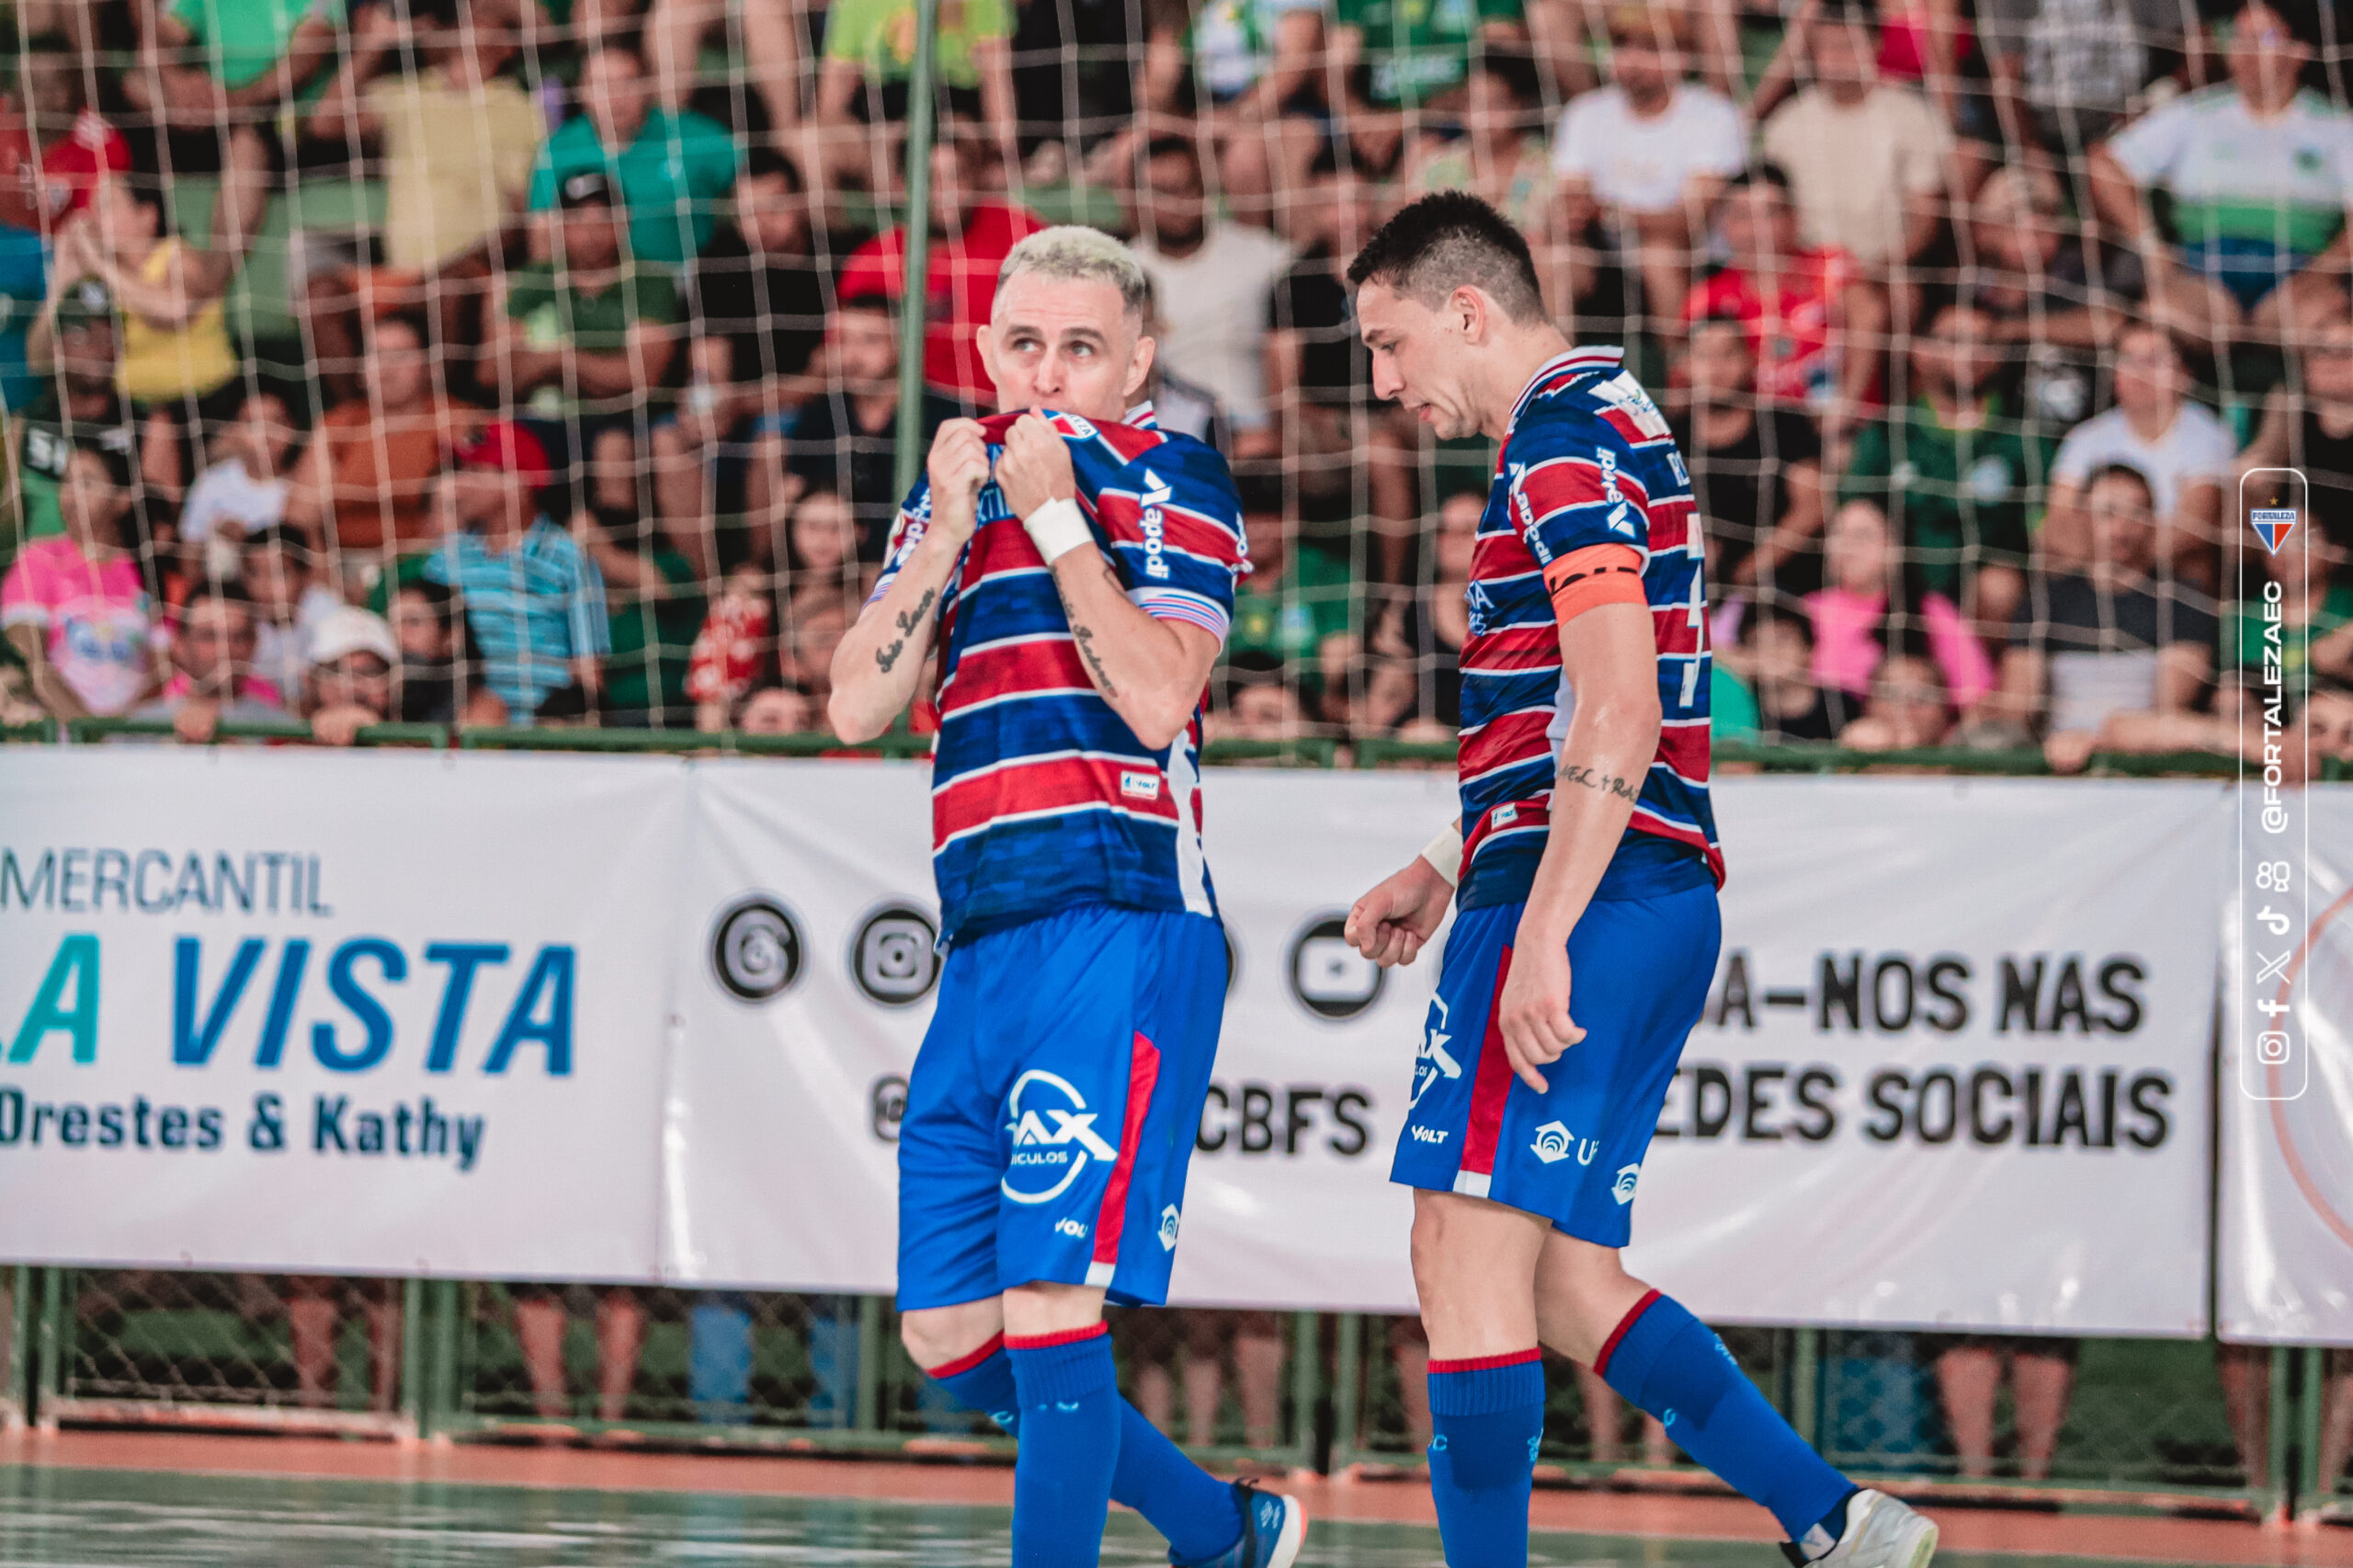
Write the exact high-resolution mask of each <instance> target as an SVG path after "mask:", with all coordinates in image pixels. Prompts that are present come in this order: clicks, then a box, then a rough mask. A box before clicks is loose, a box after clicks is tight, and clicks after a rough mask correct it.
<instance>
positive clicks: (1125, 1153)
mask: <svg viewBox="0 0 2353 1568" xmlns="http://www.w3.org/2000/svg"><path fill="white" fill-rule="evenodd" d="M1159 1081H1160V1048H1159V1047H1158V1046H1155V1045H1154V1044H1153V1043H1152V1041H1150V1040H1146V1039H1144V1038H1143V1035H1142V1031H1138V1033H1137V1035H1136V1038H1135V1043H1134V1044H1133V1046H1131V1048H1130V1050H1129V1053H1128V1113H1127V1116H1126V1119H1125V1120H1124V1122H1123V1124H1122V1125H1121V1127H1120V1157H1119V1158H1118V1159H1117V1160H1115V1161H1114V1162H1112V1165H1111V1179H1110V1180H1109V1181H1108V1182H1106V1183H1105V1184H1104V1187H1103V1207H1102V1209H1101V1210H1098V1211H1097V1214H1096V1216H1095V1267H1092V1268H1090V1269H1088V1270H1087V1271H1086V1282H1087V1283H1088V1284H1090V1285H1108V1284H1109V1283H1110V1282H1111V1280H1110V1274H1109V1272H1108V1271H1109V1270H1111V1269H1113V1268H1116V1267H1119V1262H1120V1232H1121V1231H1122V1230H1123V1229H1125V1228H1126V1225H1127V1219H1128V1181H1129V1178H1130V1177H1131V1176H1134V1174H1135V1168H1136V1146H1137V1145H1138V1144H1140V1143H1142V1142H1143V1119H1144V1117H1145V1115H1146V1114H1147V1113H1149V1112H1150V1111H1151V1109H1152V1087H1153V1085H1154V1084H1156V1083H1158V1082H1159ZM1098 1276H1099V1278H1098Z"/></svg>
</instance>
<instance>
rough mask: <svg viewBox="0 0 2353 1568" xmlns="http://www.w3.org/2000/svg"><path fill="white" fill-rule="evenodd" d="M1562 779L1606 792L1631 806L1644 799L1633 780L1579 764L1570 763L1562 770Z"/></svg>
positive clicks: (1589, 788)
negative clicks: (1598, 771)
mask: <svg viewBox="0 0 2353 1568" xmlns="http://www.w3.org/2000/svg"><path fill="white" fill-rule="evenodd" d="M1561 777H1562V778H1564V779H1566V780H1567V781H1568V782H1570V783H1572V784H1582V785H1584V786H1585V787H1586V789H1588V790H1608V792H1609V793H1610V794H1613V795H1615V796H1617V797H1618V798H1619V799H1620V800H1621V801H1626V802H1628V803H1629V804H1631V803H1633V802H1634V801H1639V800H1641V799H1642V790H1641V789H1640V788H1639V787H1638V786H1637V785H1636V784H1635V783H1634V781H1633V780H1632V779H1631V778H1619V777H1618V776H1617V775H1615V774H1611V773H1596V772H1595V771H1594V770H1593V769H1592V768H1590V767H1583V766H1582V765H1580V764H1577V763H1574V762H1573V763H1570V764H1569V765H1568V766H1566V767H1563V768H1562V769H1561Z"/></svg>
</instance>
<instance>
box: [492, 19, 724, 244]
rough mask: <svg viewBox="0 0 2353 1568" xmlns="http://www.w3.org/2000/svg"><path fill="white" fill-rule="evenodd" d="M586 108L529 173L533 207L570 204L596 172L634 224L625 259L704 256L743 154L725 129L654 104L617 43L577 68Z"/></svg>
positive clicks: (640, 65) (634, 59) (637, 62)
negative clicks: (572, 193)
mask: <svg viewBox="0 0 2353 1568" xmlns="http://www.w3.org/2000/svg"><path fill="white" fill-rule="evenodd" d="M579 100H580V112H579V113H578V114H576V115H574V116H573V118H572V119H568V120H566V121H564V123H563V125H561V126H559V127H558V128H557V129H556V131H555V132H554V133H553V134H552V135H551V136H550V137H549V138H548V139H547V142H546V144H545V145H544V146H542V147H541V148H540V155H539V162H538V164H537V165H535V166H534V167H533V169H532V170H531V193H530V210H532V211H534V212H546V211H549V210H553V209H559V208H564V209H568V208H569V206H570V205H571V203H570V202H569V201H568V200H567V199H566V196H565V193H566V192H567V191H569V190H571V189H572V188H574V183H575V182H576V181H577V180H579V179H580V177H581V176H584V175H596V176H600V177H601V178H602V179H603V180H604V182H605V187H606V188H607V189H608V190H609V191H612V192H616V193H618V197H617V201H618V205H619V207H620V210H621V211H622V213H623V214H625V215H626V217H627V220H628V223H629V249H628V258H629V260H630V261H631V262H634V263H637V264H639V265H641V266H642V265H644V264H648V263H653V264H657V265H660V266H663V267H677V266H679V265H681V264H682V263H684V262H687V261H688V260H690V259H692V258H693V257H694V256H697V255H698V254H699V253H700V251H701V250H702V247H703V245H704V244H705V242H707V241H708V240H710V232H711V229H712V227H713V225H715V224H716V223H717V222H719V203H720V199H721V198H722V197H723V196H725V195H726V194H727V190H728V187H730V186H732V185H733V184H734V183H735V171H736V168H737V166H738V165H739V164H740V163H741V162H742V154H741V153H740V151H739V150H738V148H737V146H736V142H735V138H734V137H733V136H732V135H730V134H729V133H728V131H727V128H726V127H725V126H723V125H722V124H720V123H719V122H718V121H717V120H715V119H710V117H709V116H707V115H703V114H698V113H697V112H696V111H694V110H693V109H686V110H684V111H681V112H678V113H673V112H671V111H670V110H669V109H666V108H657V107H655V105H654V102H653V94H652V88H651V85H650V84H649V83H648V82H647V81H646V78H645V62H643V61H642V60H641V59H639V58H638V56H637V55H636V53H635V52H634V51H630V50H627V49H621V48H619V47H616V46H612V45H607V46H606V47H604V48H602V49H599V50H597V51H595V52H594V53H592V54H590V55H589V56H588V57H587V58H586V59H585V60H584V61H582V62H581V65H580V87H579Z"/></svg>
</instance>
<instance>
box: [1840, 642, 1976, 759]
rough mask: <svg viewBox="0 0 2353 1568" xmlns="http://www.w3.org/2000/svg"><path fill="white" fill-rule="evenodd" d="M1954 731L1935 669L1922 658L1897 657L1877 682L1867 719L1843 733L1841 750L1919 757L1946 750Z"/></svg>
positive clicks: (1867, 704) (1864, 715)
mask: <svg viewBox="0 0 2353 1568" xmlns="http://www.w3.org/2000/svg"><path fill="white" fill-rule="evenodd" d="M1951 728H1952V706H1951V702H1950V699H1949V698H1948V696H1947V695H1946V692H1945V687H1944V683H1943V682H1942V681H1941V680H1939V679H1938V676H1937V666H1936V665H1935V663H1934V662H1933V661H1931V660H1929V659H1928V658H1927V656H1926V655H1924V654H1922V653H1917V652H1910V651H1907V652H1904V653H1893V652H1892V653H1889V654H1888V656H1887V657H1886V659H1884V660H1883V661H1881V664H1880V666H1879V671H1878V673H1877V674H1875V675H1873V676H1871V689H1870V696H1869V697H1868V698H1866V699H1864V700H1863V712H1862V717H1860V718H1859V719H1857V720H1856V721H1855V722H1852V723H1850V724H1848V725H1847V727H1846V728H1845V729H1843V730H1841V731H1839V732H1838V744H1840V745H1842V746H1846V747H1847V748H1848V749H1850V750H1853V751H1915V750H1918V749H1920V748H1921V747H1924V746H1934V745H1939V744H1942V743H1943V741H1944V738H1945V735H1946V733H1948V732H1949V730H1950V729H1951Z"/></svg>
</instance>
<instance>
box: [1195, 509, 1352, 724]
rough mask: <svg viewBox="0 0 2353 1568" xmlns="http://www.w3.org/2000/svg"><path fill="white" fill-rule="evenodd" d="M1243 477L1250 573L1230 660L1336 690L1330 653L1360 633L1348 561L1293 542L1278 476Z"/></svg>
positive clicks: (1236, 603) (1236, 608)
mask: <svg viewBox="0 0 2353 1568" xmlns="http://www.w3.org/2000/svg"><path fill="white" fill-rule="evenodd" d="M1238 477H1239V480H1240V483H1239V486H1238V487H1239V489H1240V490H1241V493H1242V530H1243V534H1244V537H1245V540H1246V541H1247V542H1248V544H1249V557H1250V574H1249V575H1248V576H1246V577H1245V578H1243V579H1242V581H1241V582H1240V583H1239V584H1238V585H1236V586H1235V590H1234V596H1233V630H1232V631H1229V632H1227V633H1226V639H1225V656H1226V658H1228V659H1229V660H1240V661H1250V660H1254V659H1255V660H1264V661H1267V662H1269V663H1271V664H1273V665H1279V666H1280V667H1281V668H1282V669H1283V671H1284V674H1285V678H1286V679H1287V680H1289V681H1290V682H1292V683H1294V684H1298V685H1301V686H1302V687H1305V688H1306V689H1307V690H1309V691H1313V692H1320V691H1322V690H1323V689H1324V687H1326V685H1327V684H1328V685H1331V686H1332V687H1334V688H1335V690H1336V689H1337V687H1338V683H1337V682H1328V683H1327V681H1326V680H1325V678H1324V677H1325V667H1326V660H1325V655H1326V654H1327V653H1330V652H1331V651H1332V647H1333V644H1334V643H1335V642H1336V641H1342V640H1348V639H1349V634H1350V632H1351V631H1354V629H1355V625H1354V623H1355V621H1356V618H1357V586H1356V581H1355V578H1354V575H1353V574H1351V573H1350V572H1349V570H1348V568H1347V563H1346V562H1340V561H1336V560H1334V559H1333V558H1332V557H1331V556H1330V555H1328V554H1326V553H1325V552H1324V551H1323V550H1321V549H1320V548H1318V547H1317V546H1315V545H1313V544H1310V543H1307V542H1306V541H1305V540H1295V539H1294V537H1293V535H1294V532H1295V530H1296V528H1297V525H1296V524H1295V523H1293V522H1292V521H1290V519H1289V518H1288V517H1286V516H1285V515H1284V507H1283V482H1282V476H1281V475H1280V474H1279V473H1277V472H1266V471H1264V470H1259V471H1257V472H1250V471H1245V472H1244V473H1242V474H1241V475H1240V476H1238Z"/></svg>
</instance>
